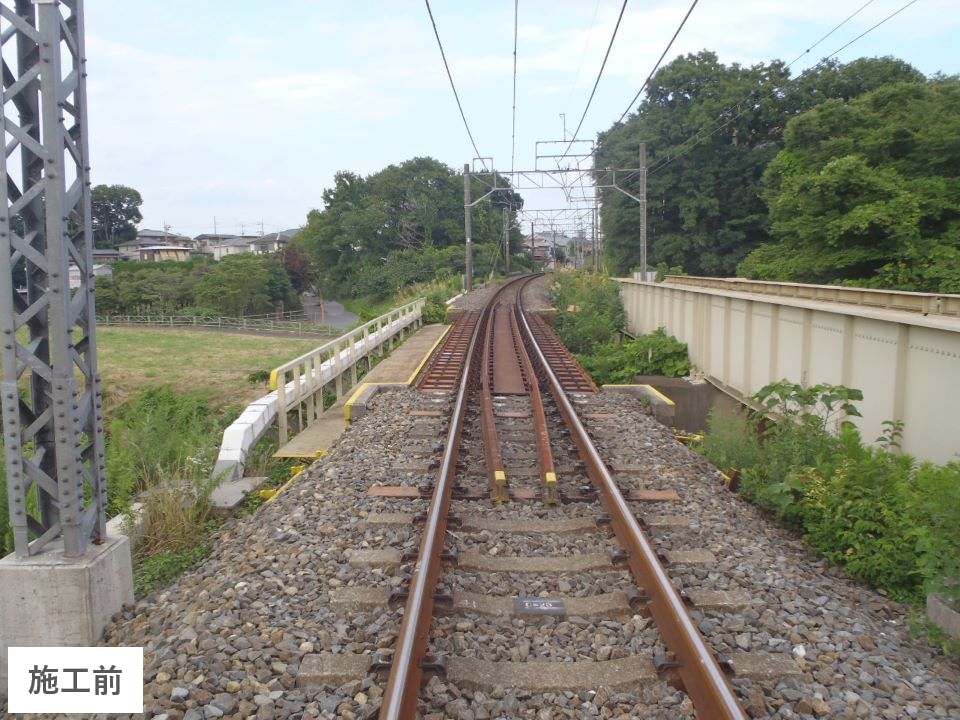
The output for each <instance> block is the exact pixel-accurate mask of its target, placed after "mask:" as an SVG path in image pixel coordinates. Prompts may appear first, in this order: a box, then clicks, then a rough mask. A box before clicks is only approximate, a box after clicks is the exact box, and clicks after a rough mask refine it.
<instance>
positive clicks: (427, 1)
mask: <svg viewBox="0 0 960 720" xmlns="http://www.w3.org/2000/svg"><path fill="white" fill-rule="evenodd" d="M424 2H425V3H426V4H427V13H429V15H430V24H431V25H433V34H434V36H435V37H436V38H437V46H438V47H439V48H440V57H442V58H443V67H444V68H446V70H447V77H448V78H449V79H450V88H451V89H452V90H453V97H454V98H455V99H456V101H457V107H458V108H459V109H460V117H461V118H463V126H464V127H465V128H466V129H467V135H468V136H469V138H470V144H471V145H473V151H474V152H475V153H476V154H477V157H478V158H481V162H483V167H484V169H486V167H487V163H486V161H484V160H483V159H482V155H481V154H480V151H479V150H478V149H477V143H476V141H475V140H474V139H473V133H472V132H470V125H469V123H467V116H466V115H464V113H463V105H461V104H460V95H459V94H457V86H456V85H455V84H454V83H453V75H451V74H450V65H449V64H448V63H447V54H446V53H445V52H444V51H443V43H442V42H440V33H439V32H438V31H437V22H436V20H434V19H433V10H431V9H430V0H424Z"/></svg>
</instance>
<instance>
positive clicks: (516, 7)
mask: <svg viewBox="0 0 960 720" xmlns="http://www.w3.org/2000/svg"><path fill="white" fill-rule="evenodd" d="M519 12H520V0H513V121H512V124H511V128H510V171H511V172H512V171H513V159H514V153H515V150H516V147H517V17H518V15H519ZM478 154H479V153H478Z"/></svg>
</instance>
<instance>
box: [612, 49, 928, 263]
mask: <svg viewBox="0 0 960 720" xmlns="http://www.w3.org/2000/svg"><path fill="white" fill-rule="evenodd" d="M904 80H908V81H922V80H923V76H922V75H921V74H920V73H919V72H917V71H916V70H915V69H913V68H912V67H910V66H909V65H907V64H906V63H904V62H902V61H900V60H896V59H894V58H870V59H860V60H856V61H854V62H852V63H848V64H847V65H841V64H839V63H835V62H828V63H823V64H820V65H818V66H817V67H816V69H815V70H813V71H811V72H810V73H807V74H804V75H803V76H801V77H800V78H798V79H791V78H790V73H789V71H788V69H787V68H786V67H785V65H784V63H783V62H781V61H779V60H774V61H772V62H770V63H759V64H757V65H753V66H750V67H743V66H740V65H737V64H733V65H729V66H727V65H724V64H722V63H721V62H720V61H719V59H718V58H717V55H716V54H714V53H712V52H709V51H702V52H700V53H697V54H696V55H687V56H686V57H680V58H677V59H676V60H674V61H673V62H671V63H669V64H668V65H665V66H664V67H663V68H661V69H660V70H659V71H658V72H657V73H656V74H655V75H654V77H653V78H652V80H651V83H650V87H649V90H648V92H647V96H646V98H645V99H644V101H643V103H641V105H640V107H639V109H638V111H637V113H636V114H635V115H633V116H631V117H630V118H629V119H628V120H627V121H626V122H625V123H624V124H617V125H614V126H613V127H612V128H610V129H609V130H607V131H606V132H604V133H601V134H600V138H599V145H598V151H597V161H596V166H597V167H599V168H605V167H636V166H637V152H638V148H639V144H640V142H646V143H647V164H648V167H649V168H650V171H649V175H648V186H647V197H648V233H647V235H648V245H649V253H648V264H649V265H650V266H651V267H652V266H655V265H657V264H659V263H666V264H667V265H670V266H679V267H682V268H683V269H684V270H685V271H687V272H689V273H691V274H707V275H730V274H732V273H733V272H734V271H735V270H736V268H737V265H738V263H740V261H741V260H743V259H744V258H745V257H746V255H747V254H748V253H749V252H750V251H752V250H753V249H754V248H757V247H758V246H759V245H761V244H762V243H763V242H766V241H767V240H768V239H769V223H770V220H769V216H768V211H767V208H766V206H765V204H764V202H763V201H762V199H761V198H760V189H761V180H762V178H763V174H764V172H765V170H766V167H767V165H768V163H770V161H771V160H772V159H773V158H774V157H775V156H776V154H777V152H778V151H779V150H780V149H781V148H782V146H783V133H784V129H785V127H786V125H787V122H788V121H789V119H790V118H792V117H794V116H796V115H798V114H800V113H802V112H803V111H805V110H807V109H809V108H811V107H813V106H815V105H817V104H818V103H820V102H822V101H823V100H825V99H827V98H843V99H847V98H851V97H856V96H858V95H860V94H863V93H864V92H868V91H870V90H873V89H875V88H876V87H880V86H884V85H888V84H890V83H894V82H900V81H904ZM620 184H621V185H622V186H623V187H624V189H626V190H627V191H628V192H630V193H631V194H633V195H637V194H638V192H639V178H638V177H629V178H625V179H623V180H621V182H620ZM602 196H603V206H602V210H601V220H602V224H603V231H604V235H605V250H606V254H607V262H608V265H609V267H610V268H611V271H612V272H616V273H625V272H627V271H629V270H631V269H633V268H634V267H636V265H637V264H638V263H639V259H640V248H639V243H638V238H639V228H640V208H639V205H638V204H637V203H636V202H635V201H634V200H632V199H630V198H628V197H626V196H625V195H623V194H622V193H620V192H618V191H616V190H613V189H605V190H603V191H602Z"/></svg>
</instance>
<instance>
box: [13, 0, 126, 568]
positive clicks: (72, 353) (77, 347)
mask: <svg viewBox="0 0 960 720" xmlns="http://www.w3.org/2000/svg"><path fill="white" fill-rule="evenodd" d="M0 31H2V35H0V38H2V54H3V102H2V117H0V120H2V123H3V130H4V142H5V144H6V150H7V152H6V156H5V160H4V166H3V175H4V177H3V182H0V187H2V190H0V192H2V193H3V204H2V205H3V207H2V210H0V333H2V335H3V352H2V357H3V383H2V408H3V433H4V444H5V449H6V453H5V454H6V471H7V497H8V500H9V506H10V524H11V526H12V528H13V534H14V542H15V551H16V554H17V556H18V557H21V558H27V557H30V556H32V555H36V554H38V553H39V552H40V551H41V550H42V549H43V548H44V546H46V545H49V544H51V543H52V542H54V541H58V540H61V541H62V550H63V555H64V556H65V557H79V556H81V555H83V554H84V552H85V550H86V549H87V547H88V543H89V542H90V541H91V540H94V541H99V540H100V539H101V538H103V537H105V535H106V529H105V514H104V510H105V506H106V501H107V494H106V483H105V477H104V444H103V408H102V405H103V403H102V398H101V390H100V377H99V375H98V368H97V343H96V332H95V328H94V320H95V317H94V315H95V313H94V299H93V291H94V287H93V283H94V276H93V262H92V231H91V221H90V181H89V171H90V168H89V159H88V150H87V96H86V58H85V56H84V28H83V0H60V2H54V0H2V1H0ZM18 161H19V162H18ZM71 266H73V267H74V268H75V271H74V272H75V273H76V275H77V276H78V278H77V277H75V280H77V281H78V284H77V283H74V284H75V287H74V288H73V289H71V287H70V285H71V282H70V270H71ZM34 492H35V493H36V498H37V502H36V503H32V502H28V497H31V495H32V493H34Z"/></svg>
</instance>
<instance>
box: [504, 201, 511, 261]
mask: <svg viewBox="0 0 960 720" xmlns="http://www.w3.org/2000/svg"><path fill="white" fill-rule="evenodd" d="M503 258H504V267H505V268H506V272H505V273H504V274H506V275H509V274H510V213H509V212H508V211H507V208H503Z"/></svg>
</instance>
